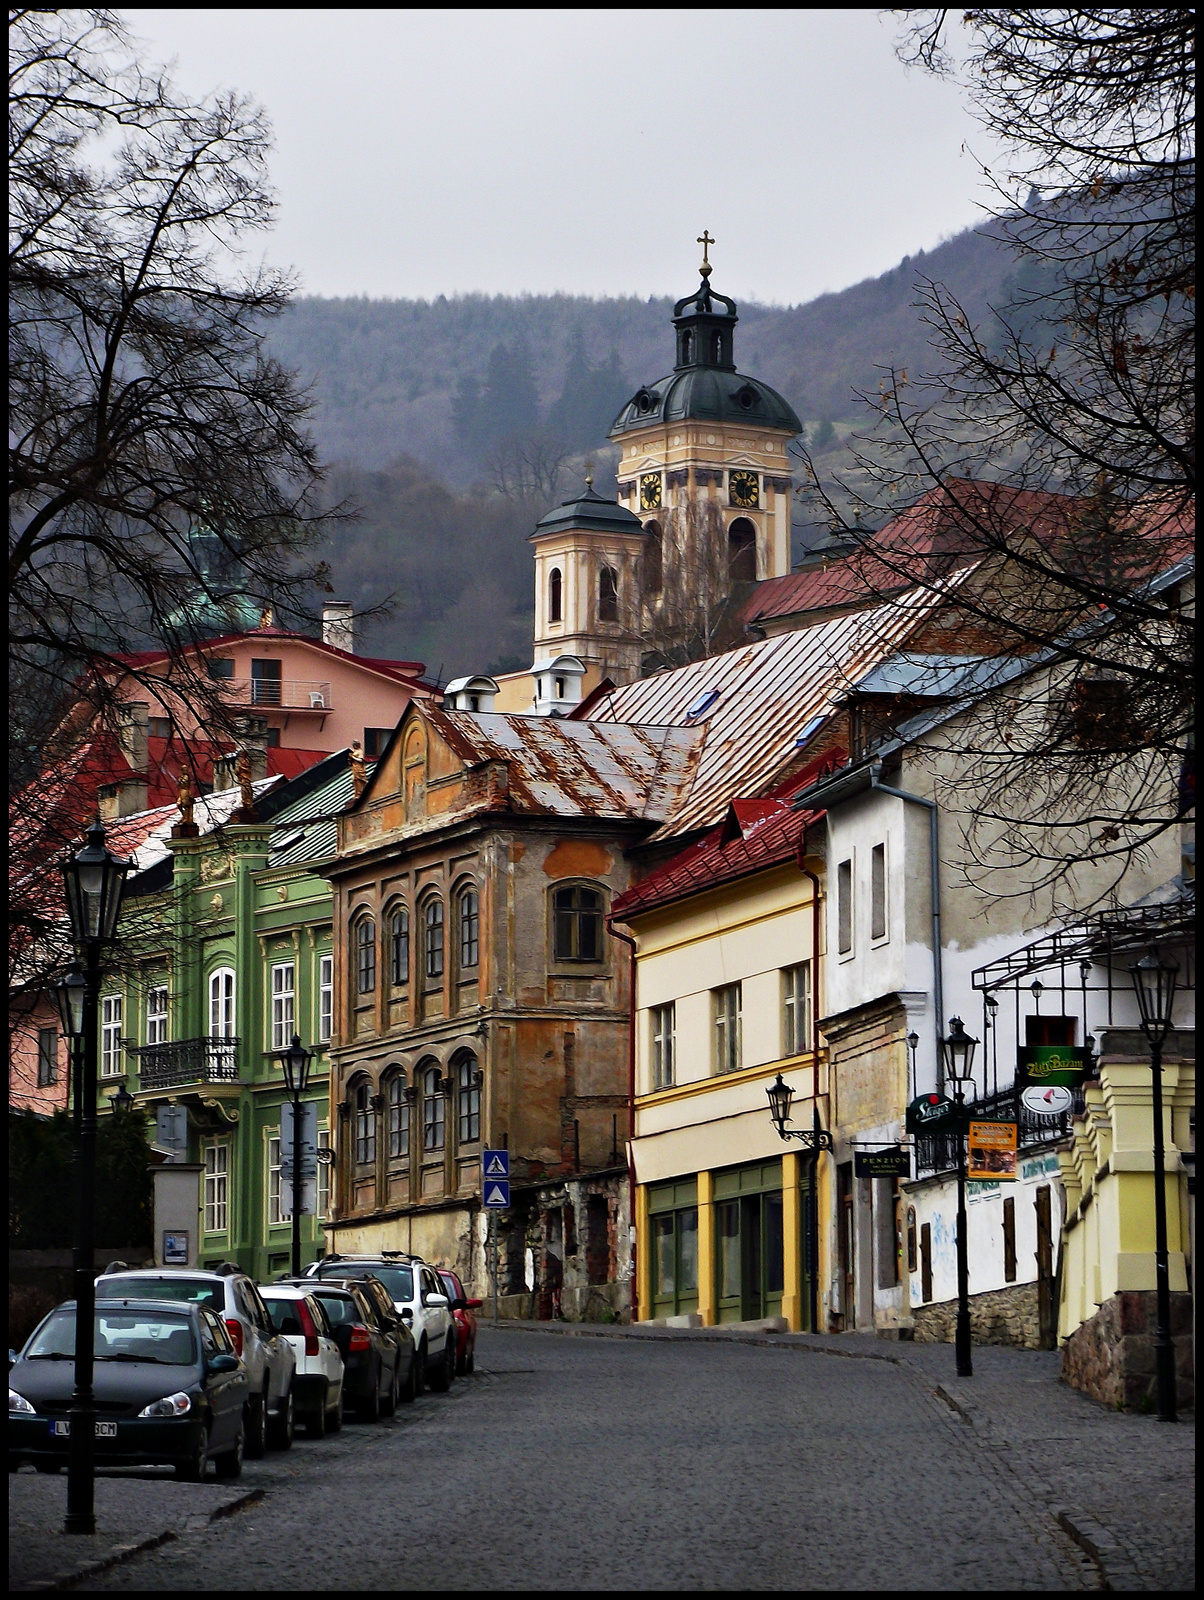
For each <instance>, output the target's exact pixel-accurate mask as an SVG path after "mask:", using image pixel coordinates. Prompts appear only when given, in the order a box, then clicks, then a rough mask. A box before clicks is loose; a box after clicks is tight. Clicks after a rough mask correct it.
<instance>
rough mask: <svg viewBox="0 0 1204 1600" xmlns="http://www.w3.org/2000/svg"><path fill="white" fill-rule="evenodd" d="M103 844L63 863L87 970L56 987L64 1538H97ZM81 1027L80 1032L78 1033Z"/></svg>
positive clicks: (100, 836) (109, 863) (111, 881)
mask: <svg viewBox="0 0 1204 1600" xmlns="http://www.w3.org/2000/svg"><path fill="white" fill-rule="evenodd" d="M131 865H132V863H131V862H129V861H119V860H118V859H117V857H116V856H115V855H113V854H112V853H111V851H110V850H109V849H108V848H107V847H106V845H105V831H104V828H103V827H102V826H101V823H100V819H99V818H97V820H96V821H95V822H94V823H93V824H92V826H91V827H90V828H89V829H88V833H87V843H86V844H85V845H84V847H83V849H82V850H78V851H77V852H76V853H75V855H73V856H71V857H70V858H69V859H68V860H67V861H64V862H63V864H62V870H63V886H64V888H65V890H66V895H67V915H68V916H69V917H70V919H71V936H72V939H73V941H74V943H75V949H76V952H77V954H78V955H79V956H80V957H81V958H82V961H83V971H82V973H79V972H72V973H69V974H68V976H67V977H66V978H65V979H64V980H63V983H62V985H61V986H60V988H59V1011H60V1014H61V1016H62V1018H63V1025H64V1028H70V1030H72V1031H71V1033H70V1037H71V1040H72V1056H73V1058H74V1060H73V1074H72V1076H73V1079H74V1082H73V1085H72V1086H73V1088H74V1090H75V1106H76V1111H75V1246H74V1251H73V1255H74V1269H75V1384H74V1388H73V1390H72V1394H71V1413H70V1427H71V1440H70V1453H69V1455H68V1459H67V1520H66V1523H65V1525H64V1526H65V1531H66V1532H67V1533H87V1534H91V1533H95V1532H96V1514H95V1510H94V1481H93V1480H94V1466H95V1454H96V1402H95V1398H94V1396H93V1393H92V1371H93V1355H94V1339H95V1333H94V1329H93V1324H94V1322H95V1320H96V1285H95V1277H94V1274H95V1271H96V1264H95V1254H96V1252H95V1242H94V1241H95V1230H94V1222H93V1217H94V1212H95V1188H96V1078H97V1061H96V1054H97V1043H98V1041H97V1036H96V1030H97V1026H98V1022H99V1018H98V1015H97V1013H98V1011H99V1002H100V954H101V946H102V945H105V944H108V943H110V942H111V941H112V939H113V936H114V934H115V933H116V929H117V918H118V915H119V913H120V911H121V896H122V892H123V890H124V888H125V878H126V873H127V872H129V870H130V867H131ZM75 1030H78V1031H75Z"/></svg>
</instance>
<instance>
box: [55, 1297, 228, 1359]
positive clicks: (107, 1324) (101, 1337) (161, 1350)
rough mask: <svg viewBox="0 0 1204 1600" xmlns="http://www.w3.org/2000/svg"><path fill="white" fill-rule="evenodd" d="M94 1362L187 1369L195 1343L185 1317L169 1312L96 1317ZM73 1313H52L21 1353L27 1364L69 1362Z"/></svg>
mask: <svg viewBox="0 0 1204 1600" xmlns="http://www.w3.org/2000/svg"><path fill="white" fill-rule="evenodd" d="M94 1349H95V1355H96V1359H97V1361H146V1362H150V1363H152V1364H155V1365H158V1366H164V1367H190V1366H193V1365H194V1364H195V1362H196V1358H197V1357H196V1340H195V1338H194V1337H193V1332H192V1324H191V1322H190V1321H189V1320H188V1318H187V1317H185V1316H173V1315H172V1314H171V1313H170V1312H167V1313H162V1312H158V1311H135V1310H127V1309H125V1308H123V1309H122V1310H120V1311H98V1312H97V1313H96V1342H95V1346H94ZM74 1357H75V1312H74V1311H56V1312H55V1313H54V1314H53V1315H52V1316H51V1317H50V1319H49V1320H48V1321H47V1322H46V1324H45V1326H44V1327H42V1328H41V1329H39V1331H38V1332H37V1333H36V1334H35V1335H34V1337H33V1339H32V1340H31V1341H30V1344H29V1347H28V1349H27V1350H26V1352H25V1359H26V1360H27V1361H55V1360H59V1361H61V1360H73V1359H74Z"/></svg>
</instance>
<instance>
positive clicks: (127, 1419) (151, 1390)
mask: <svg viewBox="0 0 1204 1600" xmlns="http://www.w3.org/2000/svg"><path fill="white" fill-rule="evenodd" d="M95 1325H96V1342H95V1356H96V1366H95V1369H94V1373H93V1389H94V1393H95V1396H96V1465H97V1466H98V1467H106V1466H110V1467H130V1466H143V1465H147V1464H154V1465H160V1464H168V1465H171V1466H174V1467H175V1469H176V1476H177V1477H180V1478H184V1479H186V1480H187V1481H189V1482H192V1483H196V1482H199V1480H200V1479H201V1478H203V1477H204V1475H205V1468H206V1466H207V1464H208V1463H209V1462H210V1461H212V1462H213V1466H214V1471H215V1472H216V1473H217V1475H218V1477H219V1478H237V1477H238V1476H239V1474H240V1473H241V1472H242V1459H243V1448H244V1443H245V1425H244V1420H243V1418H244V1411H245V1408H246V1401H247V1371H246V1367H245V1365H244V1364H243V1362H242V1361H240V1360H239V1358H238V1356H237V1355H236V1354H235V1351H234V1342H233V1340H232V1339H231V1337H230V1334H229V1331H228V1329H227V1327H226V1324H225V1323H224V1322H223V1321H222V1319H221V1318H220V1317H219V1316H218V1315H217V1314H216V1313H215V1312H214V1311H212V1310H211V1309H210V1308H209V1307H208V1306H203V1305H198V1304H195V1303H193V1304H190V1305H188V1304H186V1305H167V1304H165V1303H164V1302H163V1301H162V1300H144V1299H141V1298H138V1299H135V1298H132V1297H131V1298H129V1299H122V1300H116V1299H106V1300H104V1301H102V1302H100V1303H99V1304H98V1305H97V1308H96V1324H95ZM74 1384H75V1301H74V1300H67V1301H65V1302H64V1303H63V1304H62V1305H60V1306H56V1307H55V1309H54V1310H53V1311H52V1312H50V1314H49V1315H48V1316H46V1317H45V1318H43V1320H42V1321H41V1322H40V1323H39V1324H38V1326H37V1327H36V1328H35V1329H34V1331H33V1333H32V1334H30V1336H29V1339H28V1341H27V1342H26V1344H25V1347H24V1349H23V1350H22V1351H21V1353H20V1355H19V1356H18V1357H17V1359H16V1362H15V1363H14V1364H13V1365H12V1366H11V1367H10V1368H9V1373H8V1451H9V1469H10V1470H13V1469H14V1468H15V1467H16V1466H18V1465H19V1464H20V1462H21V1461H22V1460H23V1459H28V1460H30V1461H32V1462H33V1464H34V1466H35V1467H36V1468H37V1470H38V1471H39V1472H58V1471H60V1470H61V1468H62V1467H63V1466H64V1465H65V1464H66V1461H67V1456H68V1452H69V1450H70V1443H71V1439H70V1436H71V1421H70V1411H71V1391H72V1388H73V1387H74Z"/></svg>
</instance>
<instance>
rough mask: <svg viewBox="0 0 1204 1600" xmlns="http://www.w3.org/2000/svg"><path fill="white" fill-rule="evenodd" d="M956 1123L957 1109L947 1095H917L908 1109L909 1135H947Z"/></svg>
mask: <svg viewBox="0 0 1204 1600" xmlns="http://www.w3.org/2000/svg"><path fill="white" fill-rule="evenodd" d="M956 1122H957V1107H956V1106H955V1105H954V1103H953V1101H952V1100H950V1099H949V1097H948V1096H947V1095H943V1094H921V1095H917V1096H916V1098H915V1099H914V1100H913V1101H912V1102H911V1104H910V1105H909V1106H908V1108H907V1131H908V1133H945V1132H947V1131H948V1130H949V1129H950V1128H952V1127H954V1126H955V1124H956Z"/></svg>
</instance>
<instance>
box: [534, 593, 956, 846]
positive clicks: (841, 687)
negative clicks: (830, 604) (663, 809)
mask: <svg viewBox="0 0 1204 1600" xmlns="http://www.w3.org/2000/svg"><path fill="white" fill-rule="evenodd" d="M936 599H937V597H936V596H934V595H933V594H932V593H930V592H929V591H926V590H915V591H913V592H912V593H910V594H907V595H903V596H900V597H899V598H897V599H895V600H892V601H891V602H890V603H888V604H885V605H880V606H875V607H873V608H872V609H867V610H864V611H858V612H853V613H850V614H847V615H844V616H838V617H833V618H831V619H830V620H829V621H827V622H822V623H819V624H817V625H816V626H814V627H811V628H806V629H804V630H803V631H801V632H798V633H785V634H781V635H780V636H779V637H777V638H775V639H763V640H760V641H759V642H758V643H756V644H750V645H746V646H745V647H744V648H742V649H739V650H729V651H728V652H727V653H726V654H724V655H719V656H712V657H710V658H709V659H708V660H706V661H695V662H691V663H690V664H689V665H688V666H684V667H675V668H673V669H671V670H669V671H666V672H659V673H656V674H655V675H654V676H653V677H651V678H641V679H639V680H638V681H637V682H635V683H629V684H626V685H625V686H624V687H623V688H621V689H615V690H614V691H613V692H612V693H611V694H609V695H607V696H606V697H605V699H603V700H600V701H599V702H598V704H597V705H596V706H594V707H593V708H592V709H591V711H590V713H589V718H590V720H589V722H582V723H581V724H579V725H580V726H583V727H590V726H593V727H598V726H599V724H603V725H604V724H607V723H627V724H636V725H637V727H635V728H632V730H631V731H632V732H636V731H639V729H640V728H644V729H645V731H646V726H647V725H652V726H660V725H663V724H666V723H668V724H673V725H676V726H679V727H682V726H684V727H700V728H703V729H705V742H704V744H703V747H702V751H701V754H700V755H699V757H698V761H697V771H696V774H695V776H694V780H693V782H692V784H691V785H690V787H689V790H688V792H686V793H684V794H683V795H682V798H681V802H680V804H678V805H677V806H676V807H675V808H674V809H673V811H672V812H671V813H670V814H669V815H668V816H667V817H666V819H665V821H664V823H663V824H662V826H661V827H660V828H659V829H658V831H657V832H656V833H655V834H653V835H652V837H653V839H657V840H660V839H670V838H674V837H676V836H677V835H679V834H683V833H689V832H692V831H693V830H695V829H696V828H708V827H712V826H713V825H714V824H715V823H716V822H718V821H719V819H720V818H721V817H722V816H723V815H724V813H725V811H726V810H727V807H728V805H729V804H730V803H731V801H732V799H733V798H735V797H737V796H742V795H755V794H763V793H764V792H765V790H766V789H767V788H768V787H770V785H771V784H772V783H773V782H774V781H775V779H776V778H777V776H778V774H779V773H781V771H782V769H783V768H784V767H785V766H786V764H787V762H789V761H790V760H791V759H793V758H794V757H795V756H796V755H797V754H798V752H799V749H800V736H804V737H803V738H802V741H801V742H802V743H804V744H805V743H806V738H807V737H809V736H810V734H812V733H814V732H815V730H816V728H817V727H818V725H819V722H820V721H821V720H822V719H823V718H824V717H825V716H826V715H827V714H828V713H829V712H830V711H832V710H833V709H834V708H835V706H836V704H837V702H838V701H839V700H840V699H842V698H843V697H844V696H845V695H847V694H848V693H849V691H850V690H851V689H852V688H853V686H854V685H855V684H856V683H857V682H858V680H859V679H861V678H863V677H864V676H865V674H866V673H867V672H869V671H870V670H871V669H872V668H874V667H875V666H877V664H878V663H879V662H880V661H883V660H885V658H886V657H888V656H890V655H891V654H892V653H893V652H894V651H896V650H897V649H898V648H899V647H900V645H901V644H902V642H903V640H904V639H905V638H906V637H907V636H908V634H909V633H911V632H912V630H913V629H914V628H915V627H916V626H917V624H918V623H919V622H920V621H921V620H922V619H923V618H924V617H925V616H926V615H927V613H928V612H929V611H930V610H931V609H932V607H933V605H934V604H935V603H936ZM522 720H528V719H522ZM565 726H567V727H571V726H573V724H572V723H566V724H565Z"/></svg>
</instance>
